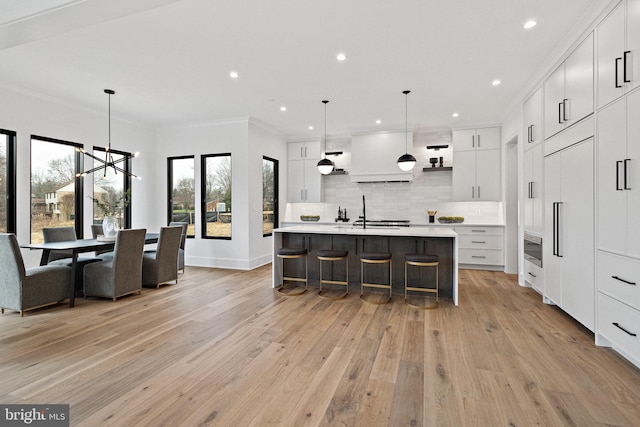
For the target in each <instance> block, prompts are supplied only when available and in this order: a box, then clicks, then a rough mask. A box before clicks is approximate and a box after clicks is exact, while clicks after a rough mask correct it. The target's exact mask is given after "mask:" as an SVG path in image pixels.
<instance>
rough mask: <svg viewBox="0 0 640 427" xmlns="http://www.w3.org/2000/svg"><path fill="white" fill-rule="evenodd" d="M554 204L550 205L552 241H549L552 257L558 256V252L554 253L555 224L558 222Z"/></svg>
mask: <svg viewBox="0 0 640 427" xmlns="http://www.w3.org/2000/svg"><path fill="white" fill-rule="evenodd" d="M556 204H557V202H553V205H552V214H551V222H552V224H551V233H552V235H553V237H552V240H551V247H552V252H553V255H554V256H555V255H558V251H556V241H557V240H558V239H557V237H558V236H557V235H556V222H558V218H557V216H556Z"/></svg>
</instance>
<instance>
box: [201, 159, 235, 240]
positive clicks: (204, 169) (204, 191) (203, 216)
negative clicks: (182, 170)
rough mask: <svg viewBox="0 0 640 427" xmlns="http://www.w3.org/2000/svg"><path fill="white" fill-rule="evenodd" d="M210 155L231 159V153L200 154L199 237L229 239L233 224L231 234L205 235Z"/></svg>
mask: <svg viewBox="0 0 640 427" xmlns="http://www.w3.org/2000/svg"><path fill="white" fill-rule="evenodd" d="M211 157H229V161H230V162H232V160H233V158H232V156H231V153H218V154H202V155H201V156H200V228H201V230H200V237H201V238H203V239H217V240H231V239H232V237H233V225H232V233H231V236H208V235H207V199H206V197H207V159H209V158H211ZM231 170H232V174H233V163H232V164H231ZM231 197H232V199H233V178H232V181H231ZM232 212H233V211H232ZM232 224H233V220H232Z"/></svg>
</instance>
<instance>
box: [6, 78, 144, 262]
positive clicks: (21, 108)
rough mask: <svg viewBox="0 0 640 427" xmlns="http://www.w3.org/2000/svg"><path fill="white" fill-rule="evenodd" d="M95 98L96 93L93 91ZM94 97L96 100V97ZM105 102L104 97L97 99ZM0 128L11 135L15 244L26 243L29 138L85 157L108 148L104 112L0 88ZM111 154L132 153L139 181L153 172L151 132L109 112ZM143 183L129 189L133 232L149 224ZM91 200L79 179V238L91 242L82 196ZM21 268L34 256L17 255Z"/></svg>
mask: <svg viewBox="0 0 640 427" xmlns="http://www.w3.org/2000/svg"><path fill="white" fill-rule="evenodd" d="M98 92H100V91H98ZM96 96H102V95H100V93H98V94H97V95H96ZM103 96H106V95H103ZM0 99H2V102H0V128H3V129H8V130H12V131H15V132H16V133H17V183H16V184H17V199H16V202H17V230H16V231H17V232H16V236H17V238H18V241H19V242H20V243H21V244H26V243H29V240H30V238H29V236H30V216H31V198H30V194H31V190H30V188H31V166H30V161H31V135H38V136H44V137H49V138H55V139H60V140H65V141H70V142H76V143H81V144H84V148H85V149H86V150H87V151H89V152H90V151H91V150H92V148H93V146H100V147H103V146H106V145H107V143H108V116H107V108H106V100H105V110H104V111H100V112H96V111H90V110H86V109H81V108H77V107H74V106H72V105H68V104H62V103H59V102H56V101H54V100H51V99H47V98H41V97H37V96H34V95H31V94H27V93H23V92H18V91H15V90H12V89H9V88H3V87H0ZM111 142H112V148H114V149H118V150H123V151H129V152H136V151H140V152H141V154H142V156H141V157H139V158H136V159H134V160H133V166H132V167H133V172H134V173H136V174H139V175H140V176H142V177H152V176H153V173H154V169H155V167H156V165H155V163H154V161H155V157H154V156H153V154H152V153H150V152H149V151H150V148H151V147H153V146H154V143H155V131H153V130H151V129H149V128H145V127H142V126H138V125H135V124H132V123H129V122H126V121H122V120H119V119H118V117H117V112H115V111H114V109H113V106H112V116H111ZM84 164H85V168H87V169H88V168H91V167H92V162H91V159H90V158H88V157H85V163H84ZM148 182H153V181H146V180H143V181H137V180H134V182H133V183H132V186H133V189H132V202H131V203H132V208H133V217H132V224H133V227H134V228H137V227H148V226H149V222H148V218H147V215H146V212H145V209H142V207H144V206H153V204H154V203H155V200H154V198H153V195H152V194H150V193H151V192H150V191H146V189H145V188H146V186H147V183H148ZM92 194H93V177H92V176H91V175H90V176H88V177H86V178H85V191H84V196H85V197H83V199H82V200H83V201H84V212H85V215H84V224H83V226H84V233H85V236H86V237H90V236H91V227H90V225H91V222H92V219H91V218H92V215H91V212H93V203H92V201H91V199H89V198H88V197H86V196H89V195H92ZM23 256H24V259H25V264H26V265H27V267H33V266H36V265H38V263H39V261H40V252H39V251H23Z"/></svg>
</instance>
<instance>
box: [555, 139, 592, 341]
mask: <svg viewBox="0 0 640 427" xmlns="http://www.w3.org/2000/svg"><path fill="white" fill-rule="evenodd" d="M561 153H562V165H561V168H562V169H561V180H562V181H561V182H562V205H561V206H560V227H559V235H560V236H561V238H560V242H561V246H560V254H561V255H562V264H563V265H562V299H561V301H562V304H561V307H562V309H563V310H564V311H566V312H567V313H569V314H570V315H571V316H573V317H574V318H575V319H576V320H578V321H579V322H580V323H582V324H583V325H584V326H586V327H587V328H589V329H590V330H592V331H593V329H594V323H595V280H594V270H593V266H594V264H595V254H594V242H593V240H594V239H593V210H594V205H593V138H590V139H588V140H586V141H585V142H582V143H580V144H577V145H574V146H572V147H570V148H568V149H566V150H563V151H562V152H561Z"/></svg>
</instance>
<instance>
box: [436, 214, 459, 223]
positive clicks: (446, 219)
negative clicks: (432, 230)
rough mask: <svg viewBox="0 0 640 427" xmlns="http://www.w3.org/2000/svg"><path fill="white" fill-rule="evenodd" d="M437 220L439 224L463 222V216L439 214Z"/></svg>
mask: <svg viewBox="0 0 640 427" xmlns="http://www.w3.org/2000/svg"><path fill="white" fill-rule="evenodd" d="M438 222H439V223H441V224H460V223H463V222H464V217H463V216H440V217H438Z"/></svg>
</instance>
